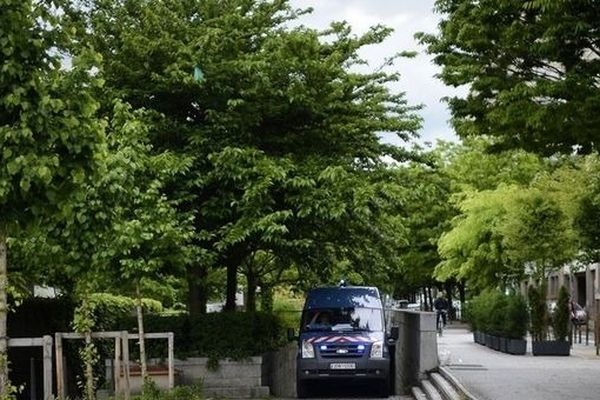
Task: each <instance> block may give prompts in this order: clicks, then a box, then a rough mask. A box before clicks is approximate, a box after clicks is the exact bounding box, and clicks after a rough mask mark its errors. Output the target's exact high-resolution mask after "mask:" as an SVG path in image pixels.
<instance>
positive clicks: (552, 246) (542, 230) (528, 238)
mask: <svg viewBox="0 0 600 400" xmlns="http://www.w3.org/2000/svg"><path fill="white" fill-rule="evenodd" d="M498 232H499V234H500V236H501V237H502V246H503V247H504V248H505V252H506V255H507V256H508V258H509V259H510V260H511V261H512V262H513V263H517V264H521V265H527V266H528V268H529V269H531V271H530V273H531V274H532V275H533V276H534V277H535V279H536V280H537V281H538V282H540V284H543V281H544V280H545V279H546V274H547V273H548V272H551V271H553V270H556V269H557V268H559V267H560V266H562V265H563V264H564V263H566V262H568V261H571V260H572V259H573V258H574V257H575V254H576V248H577V247H576V242H575V232H574V230H573V228H572V221H571V220H570V219H569V218H567V216H566V215H565V213H564V211H563V210H562V209H561V208H560V205H559V204H558V202H557V201H556V200H555V199H553V198H552V196H549V194H548V192H546V191H542V190H540V189H536V188H531V189H529V190H526V191H522V192H520V193H518V194H516V196H515V197H513V201H512V202H510V203H508V204H507V213H506V217H505V219H504V221H502V223H501V224H500V225H499V226H498Z"/></svg>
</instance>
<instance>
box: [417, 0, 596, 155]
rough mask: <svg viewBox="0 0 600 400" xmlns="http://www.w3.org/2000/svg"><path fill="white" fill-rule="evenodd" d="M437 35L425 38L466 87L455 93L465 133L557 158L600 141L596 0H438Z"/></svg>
mask: <svg viewBox="0 0 600 400" xmlns="http://www.w3.org/2000/svg"><path fill="white" fill-rule="evenodd" d="M436 9H437V11H438V12H440V13H441V14H442V15H443V20H442V22H441V23H440V25H439V28H440V33H439V34H437V35H433V34H424V33H421V34H419V35H418V37H419V38H420V40H421V42H422V43H424V44H426V45H427V46H428V51H429V52H430V53H431V54H433V55H434V56H435V62H436V63H437V64H438V65H440V66H442V72H441V73H440V78H441V79H442V81H443V82H444V83H446V84H448V85H451V86H456V87H458V86H466V87H468V90H469V93H468V95H467V96H466V98H460V97H454V98H451V99H449V105H450V109H451V111H452V116H453V122H454V127H455V129H456V132H457V133H458V135H460V136H461V137H463V138H468V137H473V136H482V135H483V136H488V137H491V138H494V140H493V144H494V145H495V146H496V147H498V148H521V149H524V150H526V151H530V152H534V153H540V154H544V155H552V154H554V153H556V152H566V153H571V152H573V151H574V150H575V151H577V152H580V153H589V152H591V151H597V150H598V149H599V148H600V147H599V144H600V140H599V133H598V125H599V124H598V120H597V119H596V118H597V113H596V112H595V110H597V109H598V107H599V105H600V72H599V71H600V69H599V68H600V44H599V39H600V36H599V35H600V33H599V32H600V31H599V29H598V28H599V25H598V24H599V23H600V22H599V21H600V4H598V2H596V1H593V0H573V1H522V0H509V1H504V0H493V1H473V0H438V1H437V2H436Z"/></svg>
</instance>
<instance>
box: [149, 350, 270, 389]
mask: <svg viewBox="0 0 600 400" xmlns="http://www.w3.org/2000/svg"><path fill="white" fill-rule="evenodd" d="M158 361H159V360H151V362H149V364H153V363H154V362H156V363H158ZM175 369H176V370H178V371H180V382H181V383H182V384H185V385H190V384H193V383H196V382H199V381H202V382H203V386H204V387H205V388H213V387H258V386H262V370H263V359H262V357H250V358H249V359H246V360H240V361H232V360H219V367H218V368H217V369H216V370H214V371H213V370H211V369H209V368H208V358H205V357H194V358H188V359H186V360H177V359H176V360H175Z"/></svg>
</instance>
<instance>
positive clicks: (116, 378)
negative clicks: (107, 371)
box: [113, 338, 123, 397]
mask: <svg viewBox="0 0 600 400" xmlns="http://www.w3.org/2000/svg"><path fill="white" fill-rule="evenodd" d="M113 383H114V385H115V397H119V395H120V394H121V391H122V389H123V388H122V386H123V385H122V384H121V338H115V362H114V363H113Z"/></svg>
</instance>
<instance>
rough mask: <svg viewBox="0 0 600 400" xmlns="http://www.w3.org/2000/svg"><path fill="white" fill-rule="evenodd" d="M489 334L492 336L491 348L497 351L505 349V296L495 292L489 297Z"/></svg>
mask: <svg viewBox="0 0 600 400" xmlns="http://www.w3.org/2000/svg"><path fill="white" fill-rule="evenodd" d="M489 302H490V312H489V319H490V333H491V334H492V335H493V336H492V348H493V349H494V350H497V351H502V349H503V348H504V349H506V340H503V339H504V329H505V323H506V296H505V295H504V294H503V293H501V292H500V291H497V290H495V291H494V292H492V294H491V296H490V300H489Z"/></svg>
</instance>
